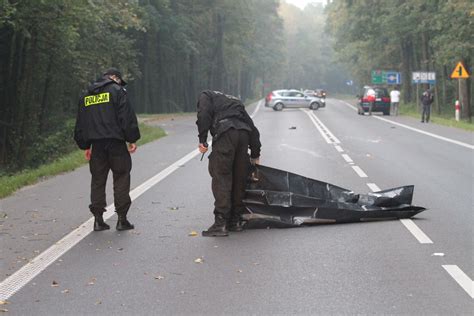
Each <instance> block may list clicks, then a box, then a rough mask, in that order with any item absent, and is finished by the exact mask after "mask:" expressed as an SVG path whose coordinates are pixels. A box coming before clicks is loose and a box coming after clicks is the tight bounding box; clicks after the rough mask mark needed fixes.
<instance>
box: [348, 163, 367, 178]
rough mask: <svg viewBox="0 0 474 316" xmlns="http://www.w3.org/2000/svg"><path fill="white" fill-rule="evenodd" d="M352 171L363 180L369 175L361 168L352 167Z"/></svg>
mask: <svg viewBox="0 0 474 316" xmlns="http://www.w3.org/2000/svg"><path fill="white" fill-rule="evenodd" d="M352 169H354V171H355V172H356V173H357V175H358V176H359V177H361V178H367V177H368V176H367V174H366V173H365V172H364V171H363V170H362V169H361V168H360V167H359V166H352Z"/></svg>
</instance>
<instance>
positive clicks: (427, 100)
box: [421, 89, 434, 123]
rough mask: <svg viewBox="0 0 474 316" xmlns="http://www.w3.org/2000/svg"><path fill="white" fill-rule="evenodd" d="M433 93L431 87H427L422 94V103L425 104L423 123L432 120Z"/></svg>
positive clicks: (422, 114)
mask: <svg viewBox="0 0 474 316" xmlns="http://www.w3.org/2000/svg"><path fill="white" fill-rule="evenodd" d="M433 100H434V98H433V94H432V93H431V91H430V89H426V91H425V92H423V94H422V96H421V104H423V111H422V112H421V123H424V122H426V123H428V122H429V121H430V113H431V104H432V103H433Z"/></svg>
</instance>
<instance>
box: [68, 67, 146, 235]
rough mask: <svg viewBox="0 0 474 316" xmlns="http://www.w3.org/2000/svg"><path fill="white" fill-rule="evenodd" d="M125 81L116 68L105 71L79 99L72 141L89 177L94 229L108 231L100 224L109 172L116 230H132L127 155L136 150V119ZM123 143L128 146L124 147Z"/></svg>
mask: <svg viewBox="0 0 474 316" xmlns="http://www.w3.org/2000/svg"><path fill="white" fill-rule="evenodd" d="M125 85H126V82H125V81H124V80H123V79H122V74H121V73H120V71H119V70H118V69H116V68H110V69H108V70H107V71H106V72H105V73H104V75H103V77H102V78H99V79H98V80H97V81H95V82H94V83H92V84H91V85H90V86H89V87H88V89H87V93H86V94H85V95H84V96H83V97H81V98H80V99H79V109H78V113H77V118H76V127H75V130H74V140H75V141H76V143H77V145H78V146H79V148H81V149H83V150H85V156H86V159H87V160H89V169H90V172H91V174H92V181H91V204H90V205H89V208H90V211H91V212H92V214H94V217H95V221H94V230H95V231H101V230H106V229H110V226H109V225H107V224H106V223H105V222H104V219H103V213H104V212H105V211H106V210H105V207H106V205H107V202H106V197H105V185H106V182H107V176H108V173H109V170H112V173H113V180H114V203H115V211H116V212H117V215H118V221H117V227H116V229H117V230H128V229H133V228H134V226H133V225H132V224H130V222H129V221H128V220H127V212H128V210H129V208H130V205H131V203H132V201H131V199H130V194H129V191H130V171H131V169H132V160H131V157H130V153H134V152H135V150H136V149H137V146H136V144H135V142H136V141H137V140H138V139H139V138H140V131H139V129H138V123H137V117H136V115H135V112H134V111H133V109H132V107H131V105H130V102H129V100H128V96H127V91H126V90H125V88H124V87H123V86H125ZM127 143H129V144H128V146H127Z"/></svg>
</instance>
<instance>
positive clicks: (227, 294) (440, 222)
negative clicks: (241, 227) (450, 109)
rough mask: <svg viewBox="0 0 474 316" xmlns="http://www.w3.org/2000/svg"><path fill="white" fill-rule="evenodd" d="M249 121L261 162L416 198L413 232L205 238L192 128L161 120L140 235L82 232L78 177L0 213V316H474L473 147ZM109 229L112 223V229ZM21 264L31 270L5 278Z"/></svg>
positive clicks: (282, 118) (144, 169)
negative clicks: (406, 191) (2, 313)
mask: <svg viewBox="0 0 474 316" xmlns="http://www.w3.org/2000/svg"><path fill="white" fill-rule="evenodd" d="M255 108H257V112H256V114H255V116H254V121H255V123H256V125H257V127H258V128H259V129H260V132H261V135H262V143H263V147H262V157H261V163H262V164H264V165H268V166H271V167H275V168H280V169H285V170H288V171H291V172H295V173H299V174H302V175H305V176H307V177H311V178H316V179H319V180H322V181H326V182H330V183H333V184H336V185H338V186H341V187H345V188H349V189H352V190H354V191H356V192H361V193H366V192H369V191H371V190H376V189H378V188H380V189H387V188H390V187H396V186H400V185H406V184H414V185H415V198H414V204H416V205H421V206H424V207H427V208H428V210H427V211H425V212H423V213H421V214H419V215H418V216H416V218H414V219H413V221H409V222H408V223H407V222H405V223H402V222H401V221H384V222H370V223H354V224H336V225H319V226H312V227H303V228H292V229H267V230H266V229H263V230H247V231H244V232H242V233H233V234H231V236H230V237H228V238H203V237H200V231H201V230H204V229H206V228H207V227H208V226H209V225H210V224H211V223H212V221H213V215H212V205H213V199H212V194H211V191H210V177H209V175H208V172H207V159H204V160H203V161H202V162H201V161H200V160H199V158H200V155H197V153H196V150H195V148H196V145H197V144H196V143H197V131H196V128H195V124H194V122H195V117H194V116H189V117H177V118H175V119H174V120H168V121H162V122H158V123H157V124H160V125H161V126H163V127H164V128H165V129H166V130H167V131H168V136H167V137H165V138H163V139H160V140H158V141H156V142H153V143H150V144H147V145H145V146H143V147H141V148H139V151H138V152H137V153H136V154H135V155H134V157H133V162H134V169H133V171H132V177H133V181H132V187H133V188H136V189H135V190H134V191H133V192H134V193H133V194H134V196H135V197H136V199H135V201H134V202H133V204H132V209H131V211H130V220H131V222H133V223H134V224H135V225H136V227H137V228H136V229H135V230H134V231H129V232H125V233H123V232H122V233H118V232H116V231H115V230H114V229H111V230H110V231H106V232H100V233H94V232H92V233H90V234H89V231H90V222H89V223H88V224H85V225H81V223H83V222H84V221H86V220H87V219H88V218H89V214H88V210H87V204H88V194H89V188H88V184H89V174H88V169H87V167H83V168H79V169H77V170H76V171H74V172H72V173H69V174H65V175H61V176H59V177H55V178H53V179H49V180H47V181H44V182H42V183H40V184H38V185H35V186H32V187H29V188H26V189H23V190H21V191H20V192H18V193H16V194H15V195H14V196H12V197H10V198H8V199H4V200H0V211H1V212H4V213H5V214H7V215H8V217H7V218H3V219H1V220H0V233H1V235H0V236H1V238H2V240H1V245H2V247H1V250H2V253H1V258H0V263H1V270H0V273H1V275H2V279H4V280H3V282H2V284H1V285H0V296H2V295H3V298H8V303H9V304H7V305H2V306H0V309H8V314H9V315H87V314H106V315H130V314H133V315H150V314H160V315H167V314H173V315H174V314H198V315H199V314H211V315H214V314H217V315H220V314H259V315H269V314H471V313H472V311H473V310H474V304H473V298H472V295H473V284H472V279H471V278H472V277H474V265H473V258H474V250H473V244H474V243H473V236H474V234H473V227H474V226H473V224H474V217H473V211H474V203H473V193H474V188H473V183H474V181H473V180H474V165H473V163H474V159H473V158H474V157H473V148H474V147H473V146H474V139H473V133H470V132H465V131H459V130H455V129H451V128H446V127H441V126H436V125H434V124H421V123H420V122H418V121H417V120H415V119H411V118H403V117H396V118H391V117H381V116H377V115H376V116H373V117H369V116H359V115H357V114H356V112H355V111H354V110H353V109H352V108H351V107H350V106H349V105H348V104H347V103H345V102H343V101H339V100H334V99H329V100H328V106H327V107H326V108H325V109H320V110H318V111H314V112H312V111H311V112H307V111H306V110H299V109H285V110H283V111H282V112H275V111H273V110H271V109H268V108H264V107H256V106H255V105H254V106H251V107H250V108H249V112H250V113H252V112H253V110H254V109H255ZM311 113H314V114H315V117H314V116H312V114H311ZM426 133H429V134H426ZM323 135H324V136H323ZM439 137H444V139H440V138H439ZM191 152H193V153H191ZM185 156H186V157H187V158H186V159H183V160H180V159H181V158H183V157H185ZM169 166H171V167H169ZM155 174H158V176H157V177H155V178H154V179H153V180H152V182H151V183H150V182H149V183H148V185H145V186H142V187H139V185H140V184H142V183H144V182H145V181H146V180H147V179H149V178H151V177H153V176H154V175H155ZM137 187H138V188H137ZM109 202H110V203H111V200H110V198H109ZM108 222H109V223H110V224H111V226H112V225H115V216H113V217H112V218H111V219H109V220H108ZM78 226H79V230H78V231H74V233H73V234H72V235H73V236H71V237H68V238H69V239H67V240H70V239H71V238H76V239H77V240H76V242H77V244H75V246H74V243H72V242H71V245H70V246H73V247H72V249H69V248H70V246H68V243H69V241H67V242H65V241H62V242H60V243H57V241H58V240H60V239H61V238H62V237H63V236H64V235H66V234H67V233H69V232H71V230H72V229H74V228H76V227H78ZM407 226H408V227H410V229H411V230H409V229H408V228H407ZM412 226H415V227H417V228H418V229H419V231H418V232H417V231H414V229H413V228H412ZM81 229H82V230H81ZM193 231H196V232H198V233H199V236H196V237H194V236H190V235H189V234H190V233H191V232H193ZM412 231H414V233H412ZM51 245H53V250H54V251H56V248H57V247H63V248H64V249H63V251H64V252H65V253H64V254H63V255H58V256H59V258H58V259H56V260H54V258H55V257H54V254H53V252H54V251H50V250H51V248H49V249H50V250H48V251H47V252H46V253H45V252H44V251H45V250H46V249H48V247H50V246H51ZM38 254H39V256H40V259H36V260H33V261H32V260H31V259H32V258H34V257H35V256H37V255H38ZM48 256H49V257H48ZM48 258H53V259H48ZM197 259H199V260H197ZM48 260H51V261H53V262H52V263H51V264H50V265H48V264H43V266H42V267H41V263H42V262H46V261H48ZM196 261H197V262H196ZM28 262H32V263H28ZM38 262H39V263H38ZM25 263H26V265H25ZM22 266H25V267H26V268H23V269H24V270H21V271H26V272H24V273H22V274H21V273H19V272H16V274H14V272H15V271H18V269H19V268H20V267H22ZM29 266H32V267H36V266H39V268H37V270H38V271H36V270H35V271H36V272H35V271H33V272H34V273H33V272H31V271H30V270H34V269H33V268H32V269H30V270H28V267H29ZM35 269H36V268H35ZM29 273H30V274H31V273H33V274H34V275H35V277H34V278H32V280H30V281H28V280H29V278H31V275H30V274H29ZM12 274H13V276H12ZM36 274H37V275H36ZM5 278H6V279H5ZM25 280H26V281H25ZM7 283H8V284H7ZM23 284H24V286H23ZM7 285H8V286H7ZM16 288H18V291H16ZM12 289H14V290H12ZM15 291H16V293H15ZM5 293H6V294H5ZM9 293H11V295H10V294H9Z"/></svg>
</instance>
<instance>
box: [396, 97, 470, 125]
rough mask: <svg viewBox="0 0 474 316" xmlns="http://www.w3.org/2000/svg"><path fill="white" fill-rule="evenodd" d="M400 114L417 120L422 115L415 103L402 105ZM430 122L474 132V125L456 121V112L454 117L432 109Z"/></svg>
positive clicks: (464, 121)
mask: <svg viewBox="0 0 474 316" xmlns="http://www.w3.org/2000/svg"><path fill="white" fill-rule="evenodd" d="M400 114H401V115H406V116H410V117H414V118H416V119H418V120H419V119H421V113H420V112H419V110H418V109H417V107H416V104H414V103H407V104H400ZM430 122H431V123H435V124H439V125H443V126H450V127H455V128H460V129H464V130H467V131H471V132H472V131H474V124H473V123H469V122H468V121H467V120H460V121H459V122H458V121H456V120H455V119H454V111H453V113H452V115H448V114H438V113H436V112H435V111H433V107H432V108H431V115H430Z"/></svg>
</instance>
